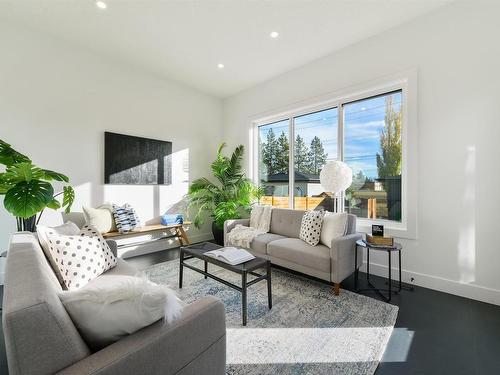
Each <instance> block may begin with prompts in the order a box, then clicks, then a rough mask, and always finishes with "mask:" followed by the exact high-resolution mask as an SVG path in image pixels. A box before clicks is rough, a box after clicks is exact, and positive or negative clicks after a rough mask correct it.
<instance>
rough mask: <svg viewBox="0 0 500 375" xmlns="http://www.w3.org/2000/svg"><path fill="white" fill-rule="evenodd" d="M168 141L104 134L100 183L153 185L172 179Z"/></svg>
mask: <svg viewBox="0 0 500 375" xmlns="http://www.w3.org/2000/svg"><path fill="white" fill-rule="evenodd" d="M171 156H172V142H167V141H160V140H157V139H149V138H141V137H134V136H130V135H125V134H117V133H110V132H105V133H104V183H106V184H123V185H157V184H167V185H168V184H170V183H171V182H172V160H171Z"/></svg>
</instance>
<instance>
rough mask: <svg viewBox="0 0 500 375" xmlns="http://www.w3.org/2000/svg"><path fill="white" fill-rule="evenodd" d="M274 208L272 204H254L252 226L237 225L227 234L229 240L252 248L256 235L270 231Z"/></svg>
mask: <svg viewBox="0 0 500 375" xmlns="http://www.w3.org/2000/svg"><path fill="white" fill-rule="evenodd" d="M272 209H273V208H272V206H254V207H253V208H252V213H251V214H250V226H249V227H245V226H243V225H241V224H238V225H236V227H234V228H233V230H232V231H231V232H229V234H228V236H227V239H228V242H229V243H230V244H231V245H233V246H240V247H246V248H247V249H248V248H250V243H251V242H252V241H253V239H254V238H255V237H257V236H260V235H261V234H264V233H267V232H269V227H270V226H271V212H272Z"/></svg>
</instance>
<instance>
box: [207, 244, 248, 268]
mask: <svg viewBox="0 0 500 375" xmlns="http://www.w3.org/2000/svg"><path fill="white" fill-rule="evenodd" d="M204 255H207V256H209V257H212V258H215V259H218V260H220V261H222V262H225V263H228V264H230V265H232V266H235V265H237V264H240V263H245V262H248V261H249V260H252V259H254V258H255V257H254V256H253V255H252V254H250V253H249V252H248V251H246V250H245V249H239V248H237V247H223V248H222V249H219V250H211V251H207V252H205V253H204Z"/></svg>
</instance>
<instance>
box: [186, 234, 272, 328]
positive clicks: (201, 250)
mask: <svg viewBox="0 0 500 375" xmlns="http://www.w3.org/2000/svg"><path fill="white" fill-rule="evenodd" d="M221 248H222V246H219V245H216V244H214V243H211V242H202V243H199V244H195V245H190V246H182V247H181V254H180V259H179V261H180V263H179V264H180V267H179V288H182V277H183V273H184V267H187V268H189V269H191V270H193V271H196V272H198V273H201V274H202V275H204V276H205V279H206V278H208V277H210V278H211V279H214V280H216V281H218V282H220V283H222V284H224V285H227V286H228V287H230V288H233V289H236V290H237V291H239V292H240V293H241V305H242V317H243V325H244V326H245V325H246V324H247V288H248V287H249V286H251V285H253V284H255V283H257V282H259V281H261V280H266V281H267V303H268V307H269V309H271V308H272V307H273V299H272V293H271V262H270V261H269V260H267V259H263V258H259V257H256V258H254V259H252V260H250V261H248V262H245V263H241V264H237V265H235V266H233V265H231V264H228V263H225V262H222V261H220V260H217V259H215V258H213V257H210V256H207V255H205V252H207V251H210V250H217V249H221ZM189 259H201V260H203V261H204V263H205V269H204V270H201V269H199V268H197V267H195V266H193V265H192V264H189V263H187V262H186V261H187V260H189ZM209 263H210V264H213V265H216V266H219V267H222V268H224V269H226V270H229V271H232V272H235V273H237V274H240V275H241V286H239V285H235V284H233V283H231V282H229V281H227V280H224V279H221V278H220V277H217V276H215V275H213V274H211V273H210V272H209V271H208V264H209ZM260 268H265V269H266V273H263V274H260V273H257V272H255V271H256V270H257V269H260ZM249 275H250V276H253V277H254V278H253V279H252V280H248V278H249Z"/></svg>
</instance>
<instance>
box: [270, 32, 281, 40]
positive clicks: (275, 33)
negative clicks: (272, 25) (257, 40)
mask: <svg viewBox="0 0 500 375" xmlns="http://www.w3.org/2000/svg"><path fill="white" fill-rule="evenodd" d="M269 36H270V37H271V38H273V39H276V38H277V37H279V36H280V33H279V32H277V31H271V34H269Z"/></svg>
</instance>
